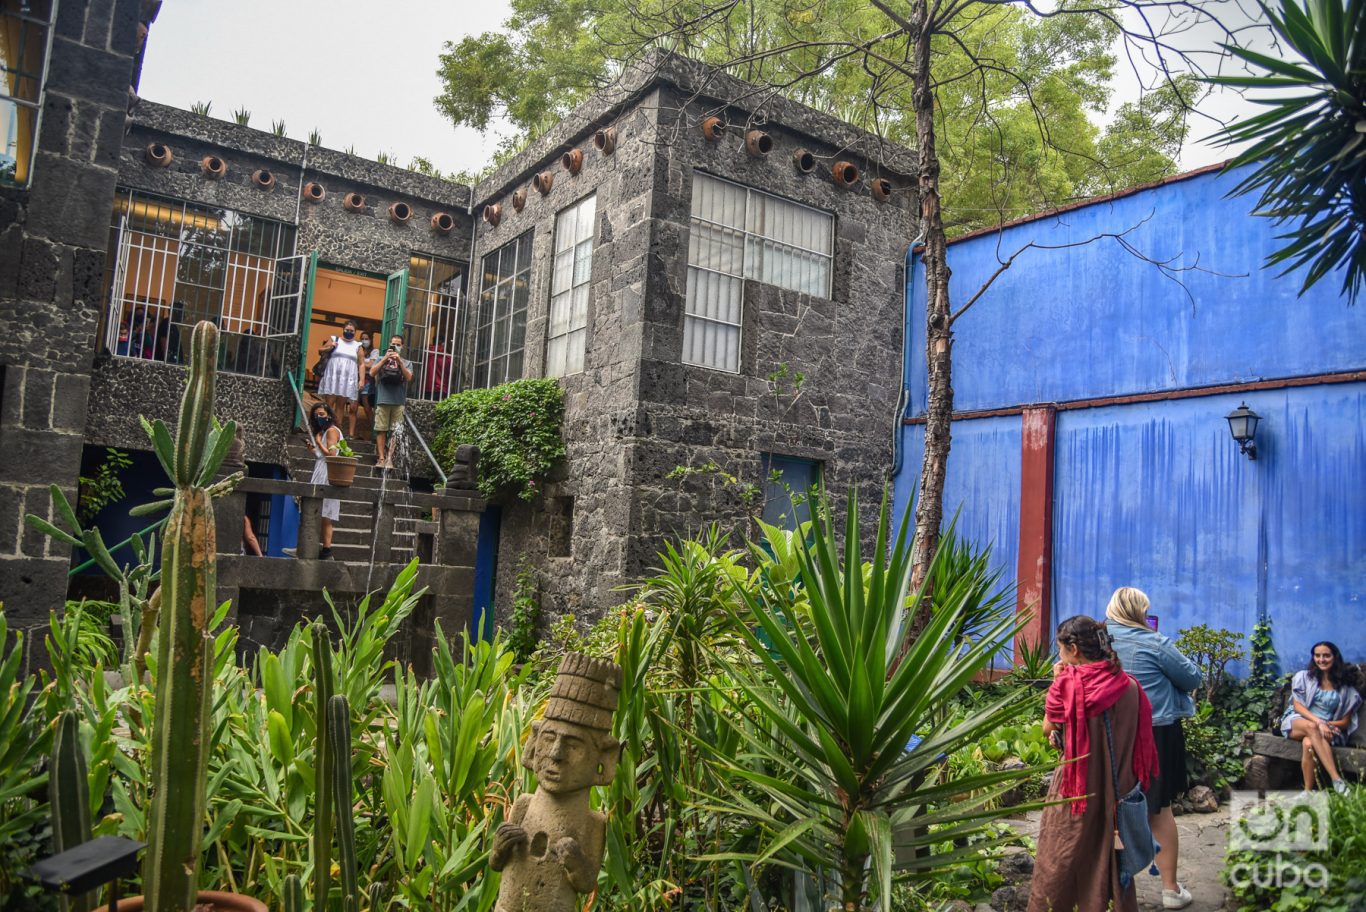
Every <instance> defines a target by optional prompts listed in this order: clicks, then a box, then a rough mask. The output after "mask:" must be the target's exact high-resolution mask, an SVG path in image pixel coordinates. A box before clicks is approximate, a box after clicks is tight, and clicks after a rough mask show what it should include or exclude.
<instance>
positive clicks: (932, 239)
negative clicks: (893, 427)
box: [911, 0, 953, 630]
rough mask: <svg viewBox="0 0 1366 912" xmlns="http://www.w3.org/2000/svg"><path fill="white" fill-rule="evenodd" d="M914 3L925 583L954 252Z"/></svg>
mask: <svg viewBox="0 0 1366 912" xmlns="http://www.w3.org/2000/svg"><path fill="white" fill-rule="evenodd" d="M912 8H913V10H914V12H913V15H912V20H911V21H912V22H914V23H916V24H917V25H918V26H919V34H918V35H916V36H915V49H914V54H913V57H914V61H915V68H914V72H913V76H912V80H913V91H912V94H911V106H912V108H913V109H914V111H915V132H916V152H917V154H918V155H919V157H920V162H919V174H918V188H919V191H920V219H921V230H922V231H923V233H924V253H923V254H922V255H921V263H922V265H923V267H924V270H925V330H926V331H925V363H926V366H927V367H928V377H927V390H928V392H929V408H928V410H927V411H926V413H925V458H924V462H923V463H922V465H921V469H920V494H919V497H918V498H917V500H916V505H915V552H914V554H915V556H914V560H915V564H914V567H913V570H912V576H911V583H912V585H913V586H916V587H919V586H920V584H921V583H922V582H923V581H924V579H925V575H926V573H927V572H928V571H929V567H930V561H931V560H933V559H934V552H935V550H936V549H937V548H938V547H939V529H940V526H941V525H942V523H943V518H944V475H945V471H946V469H947V467H948V459H949V420H950V418H951V416H952V414H953V379H952V367H953V331H952V326H951V319H950V317H951V315H952V310H951V309H950V307H949V265H948V252H947V246H946V241H945V238H944V220H943V217H942V213H941V211H940V199H939V156H938V154H937V153H936V151H935V145H934V92H933V91H932V89H931V76H930V33H931V28H930V15H929V9H928V3H927V0H916V2H915V3H914V4H913V7H912ZM925 608H926V609H927V608H928V604H927V605H926V606H925ZM925 617H926V615H925V613H923V612H921V613H918V616H917V619H916V621H917V623H915V624H914V629H916V630H919V628H920V627H921V626H922V625H923V623H924V619H925Z"/></svg>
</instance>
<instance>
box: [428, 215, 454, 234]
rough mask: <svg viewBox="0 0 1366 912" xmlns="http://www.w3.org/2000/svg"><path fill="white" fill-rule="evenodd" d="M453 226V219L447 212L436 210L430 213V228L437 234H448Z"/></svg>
mask: <svg viewBox="0 0 1366 912" xmlns="http://www.w3.org/2000/svg"><path fill="white" fill-rule="evenodd" d="M454 228H455V219H454V218H452V217H451V214H450V213H449V212H437V213H434V214H433V215H432V230H433V231H435V232H436V233H437V234H450V233H451V231H452V230H453V229H454Z"/></svg>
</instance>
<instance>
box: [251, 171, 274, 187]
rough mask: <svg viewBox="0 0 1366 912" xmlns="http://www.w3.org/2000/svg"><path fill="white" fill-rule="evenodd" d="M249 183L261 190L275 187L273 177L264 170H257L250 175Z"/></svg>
mask: <svg viewBox="0 0 1366 912" xmlns="http://www.w3.org/2000/svg"><path fill="white" fill-rule="evenodd" d="M251 182H252V183H253V184H255V185H256V186H258V187H260V188H261V189H262V190H269V189H270V188H272V187H274V186H275V175H274V174H271V173H270V172H269V171H267V170H266V169H265V168H257V169H256V170H255V171H253V172H252V173H251Z"/></svg>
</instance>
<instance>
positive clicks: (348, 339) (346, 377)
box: [318, 320, 365, 437]
mask: <svg viewBox="0 0 1366 912" xmlns="http://www.w3.org/2000/svg"><path fill="white" fill-rule="evenodd" d="M329 352H330V355H329V357H328V359H327V367H326V368H325V369H324V370H323V375H322V379H321V380H319V381H318V395H319V396H322V397H323V401H325V402H326V403H327V404H328V406H329V407H330V408H331V409H332V414H333V415H334V416H336V415H347V416H348V418H349V420H350V424H349V427H348V432H349V433H350V435H351V436H353V437H354V436H355V433H356V413H355V412H354V411H353V410H352V408H351V406H352V403H354V402H355V401H356V400H357V399H358V398H360V391H361V390H362V389H363V388H364V387H365V383H364V381H363V380H362V379H361V363H362V362H361V359H362V358H363V357H364V354H363V352H362V350H361V344H360V338H359V334H358V333H357V332H356V324H355V323H353V322H351V321H350V320H347V321H346V323H345V325H343V326H342V335H341V338H340V339H338V338H337V337H336V336H329V337H328V339H327V341H326V342H324V343H323V347H322V348H321V349H320V350H319V353H320V354H325V353H329Z"/></svg>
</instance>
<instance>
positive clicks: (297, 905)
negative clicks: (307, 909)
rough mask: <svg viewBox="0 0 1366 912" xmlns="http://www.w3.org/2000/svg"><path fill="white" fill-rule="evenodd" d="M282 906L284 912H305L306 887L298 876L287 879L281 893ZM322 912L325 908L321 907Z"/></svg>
mask: <svg viewBox="0 0 1366 912" xmlns="http://www.w3.org/2000/svg"><path fill="white" fill-rule="evenodd" d="M280 904H281V906H282V908H283V912H304V885H303V881H301V880H299V875H298V874H291V875H289V876H288V877H286V878H285V884H284V887H283V889H281V891H280ZM318 908H319V909H320V910H321V909H323V908H325V906H322V905H319V906H318Z"/></svg>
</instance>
